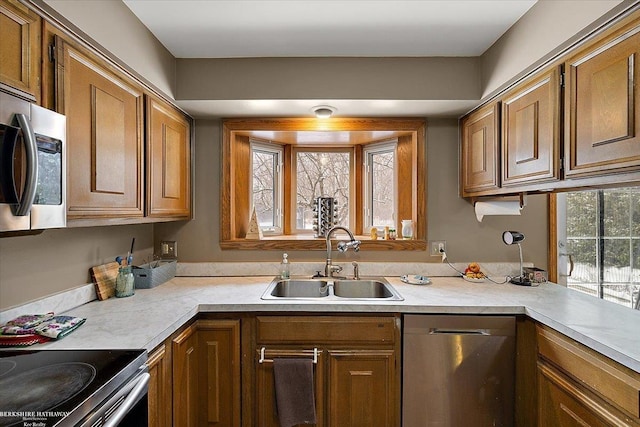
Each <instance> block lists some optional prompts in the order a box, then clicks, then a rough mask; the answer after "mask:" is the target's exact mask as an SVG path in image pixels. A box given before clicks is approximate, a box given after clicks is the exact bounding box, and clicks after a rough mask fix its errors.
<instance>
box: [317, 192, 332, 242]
mask: <svg viewBox="0 0 640 427" xmlns="http://www.w3.org/2000/svg"><path fill="white" fill-rule="evenodd" d="M337 223H338V201H337V200H336V199H334V198H333V197H316V200H315V206H314V207H313V231H315V233H314V237H327V233H328V232H329V230H331V228H333V226H334V225H336V224H337Z"/></svg>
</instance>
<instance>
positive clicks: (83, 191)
mask: <svg viewBox="0 0 640 427" xmlns="http://www.w3.org/2000/svg"><path fill="white" fill-rule="evenodd" d="M56 50H57V53H56V72H57V75H56V79H57V94H56V104H57V110H58V111H62V112H63V113H64V114H65V115H66V116H67V130H68V131H67V152H68V153H69V162H68V167H67V171H68V172H67V178H68V179H67V186H68V187H67V209H68V218H69V219H70V220H73V219H83V218H94V219H95V218H111V217H117V218H122V217H142V216H143V215H144V209H143V199H142V197H143V181H142V170H143V156H142V155H143V151H142V150H143V145H142V124H143V92H142V89H141V87H139V86H138V85H137V84H136V83H135V82H133V81H131V80H129V79H128V78H126V77H125V76H124V75H121V74H119V73H118V72H117V71H116V70H112V69H109V68H107V67H106V65H105V64H104V63H102V62H100V61H99V60H98V59H97V58H95V57H94V56H93V55H92V54H90V53H89V52H85V51H84V49H81V48H79V47H76V46H74V45H72V44H71V43H68V42H67V41H66V40H63V39H62V38H60V37H56Z"/></svg>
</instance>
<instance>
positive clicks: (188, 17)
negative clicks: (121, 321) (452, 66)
mask: <svg viewBox="0 0 640 427" xmlns="http://www.w3.org/2000/svg"><path fill="white" fill-rule="evenodd" d="M535 2H536V0H439V1H436V0H340V1H336V0H280V1H274V0H231V1H229V0H173V1H171V0H124V3H125V4H126V5H127V6H128V7H129V8H130V9H131V10H132V11H133V13H134V14H135V15H136V16H137V17H138V18H139V19H140V21H142V23H143V24H144V25H146V26H147V28H149V30H151V32H152V33H153V34H154V35H155V36H156V37H157V38H158V39H159V40H160V41H161V42H162V44H164V46H165V47H166V48H167V49H169V51H170V52H171V53H172V54H173V55H174V56H175V57H176V58H238V57H315V56H373V57H380V56H479V55H481V54H482V53H483V52H484V51H485V50H486V49H487V48H489V47H490V46H491V45H492V44H493V43H494V42H495V41H496V40H497V39H498V38H499V37H500V36H501V35H502V34H504V32H505V31H506V30H507V29H508V28H509V27H511V26H512V25H513V24H514V23H515V22H516V21H517V20H518V19H519V18H520V17H521V16H522V15H523V14H524V13H526V12H527V11H528V10H529V9H530V8H531V7H532V6H533V5H534V4H535Z"/></svg>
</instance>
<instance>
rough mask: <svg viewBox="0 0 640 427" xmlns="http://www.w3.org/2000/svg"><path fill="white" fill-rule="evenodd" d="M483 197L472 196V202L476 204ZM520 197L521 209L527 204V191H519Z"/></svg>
mask: <svg viewBox="0 0 640 427" xmlns="http://www.w3.org/2000/svg"><path fill="white" fill-rule="evenodd" d="M481 199H482V198H480V197H471V204H472V205H473V206H475V205H476V203H478V202H479V201H480V200H481ZM488 199H489V200H495V198H488ZM518 199H519V200H520V209H523V208H524V207H525V206H527V193H518ZM485 200H486V199H485ZM514 201H515V200H514Z"/></svg>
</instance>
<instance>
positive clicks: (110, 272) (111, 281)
mask: <svg viewBox="0 0 640 427" xmlns="http://www.w3.org/2000/svg"><path fill="white" fill-rule="evenodd" d="M119 267H120V266H119V265H118V263H117V262H115V261H114V262H110V263H108V264H103V265H98V266H96V267H92V268H91V280H93V283H94V284H95V285H96V295H98V299H99V300H100V301H103V300H106V299H108V298H111V297H112V296H114V295H115V294H116V277H118V268H119Z"/></svg>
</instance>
